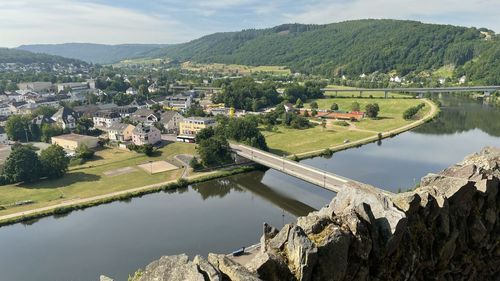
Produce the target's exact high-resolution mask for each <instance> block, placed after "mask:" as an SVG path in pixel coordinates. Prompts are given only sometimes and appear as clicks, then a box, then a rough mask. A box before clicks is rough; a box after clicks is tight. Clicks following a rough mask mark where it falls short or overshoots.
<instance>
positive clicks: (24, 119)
mask: <svg viewBox="0 0 500 281" xmlns="http://www.w3.org/2000/svg"><path fill="white" fill-rule="evenodd" d="M30 121H31V120H30V118H29V117H28V116H25V115H12V116H10V117H9V119H7V123H6V124H5V132H6V133H7V136H8V137H9V139H11V140H13V141H29V136H28V129H29V123H30Z"/></svg>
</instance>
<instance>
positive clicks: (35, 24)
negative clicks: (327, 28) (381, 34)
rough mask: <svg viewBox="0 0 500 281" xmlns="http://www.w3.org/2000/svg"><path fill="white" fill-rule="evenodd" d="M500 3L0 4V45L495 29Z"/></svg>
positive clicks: (158, 0) (5, 0)
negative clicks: (243, 33)
mask: <svg viewBox="0 0 500 281" xmlns="http://www.w3.org/2000/svg"><path fill="white" fill-rule="evenodd" d="M498 11H500V0H468V1H458V0H351V1H348V0H311V1H303V0H295V1H293V0H205V1H198V0H142V1H137V0H121V1H111V0H15V1H13V0H0V46H5V47H15V46H18V45H21V44H35V43H64V42H92V43H106V44H118V43H179V42H185V41H189V40H192V39H195V38H198V37H200V36H203V35H206V34H210V33H213V32H218V31H237V30H241V29H247V28H264V27H272V26H275V25H279V24H283V23H292V22H299V23H319V24H321V23H331V22H338V21H344V20H350V19H362V18H394V19H412V20H419V21H424V22H431V23H445V24H454V25H463V26H476V27H487V28H490V29H492V30H494V31H496V32H500V17H499V16H498Z"/></svg>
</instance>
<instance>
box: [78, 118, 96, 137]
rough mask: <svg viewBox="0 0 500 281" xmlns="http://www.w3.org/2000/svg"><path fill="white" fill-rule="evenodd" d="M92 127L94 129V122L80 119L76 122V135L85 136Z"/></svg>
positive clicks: (88, 119)
mask: <svg viewBox="0 0 500 281" xmlns="http://www.w3.org/2000/svg"><path fill="white" fill-rule="evenodd" d="M92 127H94V121H92V119H90V118H87V117H82V118H79V119H78V121H76V133H78V134H81V135H87V134H88V133H89V131H90V128H92Z"/></svg>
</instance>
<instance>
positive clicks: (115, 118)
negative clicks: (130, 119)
mask: <svg viewBox="0 0 500 281" xmlns="http://www.w3.org/2000/svg"><path fill="white" fill-rule="evenodd" d="M92 121H93V122H94V126H96V127H103V128H109V127H110V126H111V125H113V124H116V123H120V122H121V121H122V117H121V116H120V114H119V113H117V112H114V111H109V110H105V111H97V112H96V113H94V116H93V117H92Z"/></svg>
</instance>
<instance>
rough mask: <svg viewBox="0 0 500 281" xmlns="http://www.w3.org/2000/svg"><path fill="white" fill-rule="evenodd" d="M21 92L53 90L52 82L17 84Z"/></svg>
mask: <svg viewBox="0 0 500 281" xmlns="http://www.w3.org/2000/svg"><path fill="white" fill-rule="evenodd" d="M17 87H18V88H19V90H26V91H34V92H43V91H49V90H50V89H52V82H28V83H19V84H17Z"/></svg>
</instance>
